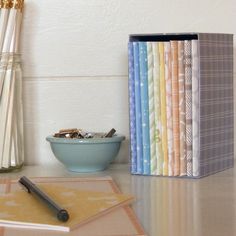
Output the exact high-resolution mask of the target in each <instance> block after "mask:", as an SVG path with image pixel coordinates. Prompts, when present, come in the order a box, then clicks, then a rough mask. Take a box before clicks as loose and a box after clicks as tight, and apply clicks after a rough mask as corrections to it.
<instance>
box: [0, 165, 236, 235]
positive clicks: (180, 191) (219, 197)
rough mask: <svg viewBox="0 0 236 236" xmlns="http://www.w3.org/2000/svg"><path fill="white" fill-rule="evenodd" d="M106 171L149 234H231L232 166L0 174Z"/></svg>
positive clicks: (235, 174) (235, 202) (234, 231)
mask: <svg viewBox="0 0 236 236" xmlns="http://www.w3.org/2000/svg"><path fill="white" fill-rule="evenodd" d="M22 175H26V176H28V177H36V176H38V177H41V176H60V177H71V176H77V177H80V176H81V177H88V176H90V177H93V176H96V177H97V176H107V175H110V176H112V177H113V179H114V180H115V181H116V183H117V184H118V186H119V187H120V189H121V190H122V192H123V193H132V194H134V195H135V196H136V199H137V200H136V202H135V203H134V204H133V208H134V210H135V212H136V214H137V216H138V218H139V220H140V222H141V224H142V225H143V227H144V229H145V231H146V232H147V235H150V236H190V235H191V236H224V235H227V236H234V235H236V170H235V169H229V170H226V171H223V172H220V173H217V174H215V175H212V176H209V177H205V178H202V179H197V180H195V179H194V180H193V179H176V178H165V177H149V176H134V175H130V174H129V171H128V166H127V165H119V164H116V165H111V167H110V169H109V170H107V171H104V172H97V173H94V174H89V175H88V174H78V173H73V172H68V171H67V170H66V169H65V168H64V167H63V166H62V165H60V164H58V165H53V166H25V167H24V168H23V169H22V171H20V172H14V173H5V174H1V176H0V177H2V178H3V177H10V178H17V177H19V176H22Z"/></svg>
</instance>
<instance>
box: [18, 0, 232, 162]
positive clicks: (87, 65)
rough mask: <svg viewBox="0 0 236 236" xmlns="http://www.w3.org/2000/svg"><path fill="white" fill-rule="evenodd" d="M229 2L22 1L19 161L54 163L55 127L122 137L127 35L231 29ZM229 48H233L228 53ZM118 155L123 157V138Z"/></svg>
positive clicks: (125, 155)
mask: <svg viewBox="0 0 236 236" xmlns="http://www.w3.org/2000/svg"><path fill="white" fill-rule="evenodd" d="M235 19H236V4H235V1H233V0H215V1H213V0H199V1H193V0H181V1H176V0H166V1H161V0H156V1H154V0H149V1H144V0H130V1H125V0H120V1H115V0H99V1H98V0H89V1H88V0H70V1H62V0H50V1H48V0H40V1H38V0H27V1H26V4H25V11H24V21H23V30H22V40H21V51H22V59H23V68H24V77H25V78H24V104H25V138H26V144H25V145H26V162H27V163H28V164H34V163H46V162H51V163H54V162H55V161H56V160H55V159H54V158H53V155H52V154H51V151H50V148H49V145H48V143H46V141H45V136H46V135H48V134H51V133H54V132H55V131H57V130H58V129H60V128H67V127H77V128H83V129H87V130H94V131H107V130H109V129H110V128H111V127H114V128H116V129H117V131H118V132H119V133H123V134H125V135H126V136H127V139H128V138H129V137H128V134H129V133H128V127H129V126H128V105H127V101H128V91H127V84H128V81H127V41H128V35H129V34H132V33H158V32H192V31H197V32H222V33H236V27H235V26H236V25H235V23H234V22H235ZM235 53H236V52H235ZM118 161H121V162H127V161H128V141H127V140H126V142H125V143H124V145H123V146H122V150H121V152H120V154H119V158H118Z"/></svg>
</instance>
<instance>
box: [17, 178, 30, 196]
mask: <svg viewBox="0 0 236 236" xmlns="http://www.w3.org/2000/svg"><path fill="white" fill-rule="evenodd" d="M18 183H19V184H20V186H21V187H22V188H23V189H24V190H25V191H27V192H28V193H30V192H31V191H30V189H29V188H28V186H26V185H25V184H24V183H23V182H22V181H21V179H20V180H19V181H18Z"/></svg>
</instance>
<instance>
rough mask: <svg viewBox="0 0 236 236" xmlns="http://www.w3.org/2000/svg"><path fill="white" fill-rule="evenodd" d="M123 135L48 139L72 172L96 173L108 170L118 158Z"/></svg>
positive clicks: (59, 158) (58, 157)
mask: <svg viewBox="0 0 236 236" xmlns="http://www.w3.org/2000/svg"><path fill="white" fill-rule="evenodd" d="M124 139H125V136H123V135H114V136H113V137H111V138H90V139H69V138H55V137H53V136H52V135H50V136H48V137H46V140H47V141H48V142H49V143H50V145H51V149H52V152H53V153H54V155H55V157H56V158H57V160H59V161H60V162H61V163H62V164H64V165H65V167H66V168H67V169H68V170H70V171H76V172H96V171H102V170H104V169H106V168H107V167H108V166H109V164H110V163H111V162H112V161H114V159H115V157H116V156H117V154H118V152H119V149H120V145H121V142H122V141H123V140H124Z"/></svg>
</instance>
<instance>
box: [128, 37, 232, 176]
mask: <svg viewBox="0 0 236 236" xmlns="http://www.w3.org/2000/svg"><path fill="white" fill-rule="evenodd" d="M128 49H129V110H130V151H131V173H132V174H142V175H159V176H187V177H193V178H198V177H202V176H206V175H209V174H213V173H216V172H218V171H221V170H224V169H227V168H230V167H232V166H233V160H234V153H233V152H234V150H233V143H234V140H233V130H234V125H233V120H234V118H233V35H230V34H205V33H201V34H199V33H198V34H197V33H191V34H158V35H131V36H130V42H129V45H128Z"/></svg>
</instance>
